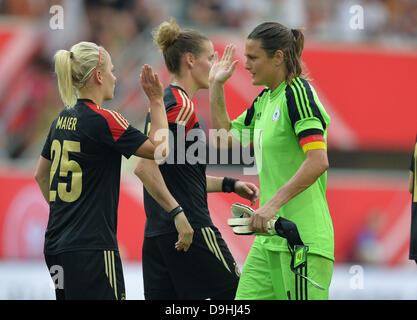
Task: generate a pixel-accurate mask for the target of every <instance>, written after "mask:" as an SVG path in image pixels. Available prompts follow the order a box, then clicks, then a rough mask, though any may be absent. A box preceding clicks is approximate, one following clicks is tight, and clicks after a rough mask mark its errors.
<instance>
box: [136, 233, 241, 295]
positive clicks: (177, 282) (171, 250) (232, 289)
mask: <svg viewBox="0 0 417 320" xmlns="http://www.w3.org/2000/svg"><path fill="white" fill-rule="evenodd" d="M177 241H178V234H177V233H170V234H164V235H161V236H156V237H146V238H145V239H144V242H143V249H142V259H143V286H144V293H145V299H146V300H177V299H181V300H185V299H191V300H202V299H208V298H210V299H222V300H233V299H234V297H235V293H236V289H237V285H238V282H239V276H240V271H239V268H238V266H237V264H236V262H235V260H234V258H233V256H232V254H231V253H230V251H229V249H228V247H227V245H226V243H225V242H224V240H223V239H222V237H221V234H220V232H219V231H218V230H217V228H216V227H205V228H201V229H197V230H194V237H193V242H192V244H191V246H190V249H189V250H188V251H187V252H184V251H177V250H176V249H175V247H174V245H175V243H176V242H177Z"/></svg>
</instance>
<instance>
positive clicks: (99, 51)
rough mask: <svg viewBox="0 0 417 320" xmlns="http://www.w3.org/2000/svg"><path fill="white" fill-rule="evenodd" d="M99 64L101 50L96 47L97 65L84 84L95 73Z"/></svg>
mask: <svg viewBox="0 0 417 320" xmlns="http://www.w3.org/2000/svg"><path fill="white" fill-rule="evenodd" d="M100 62H101V48H100V47H98V63H97V66H96V67H95V68H94V70H93V72H91V74H90V76H89V77H88V79H87V80H86V82H87V81H88V80H89V79H90V78H91V77H92V76H93V74H94V72H96V71H97V68H98V67H99V66H100Z"/></svg>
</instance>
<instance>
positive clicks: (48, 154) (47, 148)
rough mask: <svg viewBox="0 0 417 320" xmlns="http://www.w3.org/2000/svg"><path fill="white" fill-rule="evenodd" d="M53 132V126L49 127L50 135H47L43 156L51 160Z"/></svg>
mask: <svg viewBox="0 0 417 320" xmlns="http://www.w3.org/2000/svg"><path fill="white" fill-rule="evenodd" d="M51 132H52V126H51V128H50V129H49V133H48V136H47V137H46V140H45V144H44V145H43V149H42V153H41V156H42V157H44V158H45V159H48V160H51Z"/></svg>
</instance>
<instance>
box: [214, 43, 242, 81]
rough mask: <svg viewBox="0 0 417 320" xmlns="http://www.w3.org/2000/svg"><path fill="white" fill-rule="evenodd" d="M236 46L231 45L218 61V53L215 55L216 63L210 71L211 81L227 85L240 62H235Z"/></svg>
mask: <svg viewBox="0 0 417 320" xmlns="http://www.w3.org/2000/svg"><path fill="white" fill-rule="evenodd" d="M235 50H236V48H235V46H234V45H233V44H229V45H227V46H226V48H225V49H224V53H223V56H222V58H221V59H220V60H218V55H217V52H216V53H215V54H214V62H213V65H212V67H211V69H210V74H209V81H210V82H213V81H215V82H219V83H222V84H223V83H225V82H226V81H227V79H229V78H230V77H231V76H232V74H233V71H234V70H235V68H236V65H237V63H238V62H239V61H238V60H233V59H234V56H235Z"/></svg>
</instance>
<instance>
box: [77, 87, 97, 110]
mask: <svg viewBox="0 0 417 320" xmlns="http://www.w3.org/2000/svg"><path fill="white" fill-rule="evenodd" d="M78 97H79V98H80V99H89V100H92V101H94V103H95V104H96V105H98V106H99V107H101V105H102V104H103V95H102V94H101V93H100V92H98V91H97V90H94V89H89V90H79V91H78Z"/></svg>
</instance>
